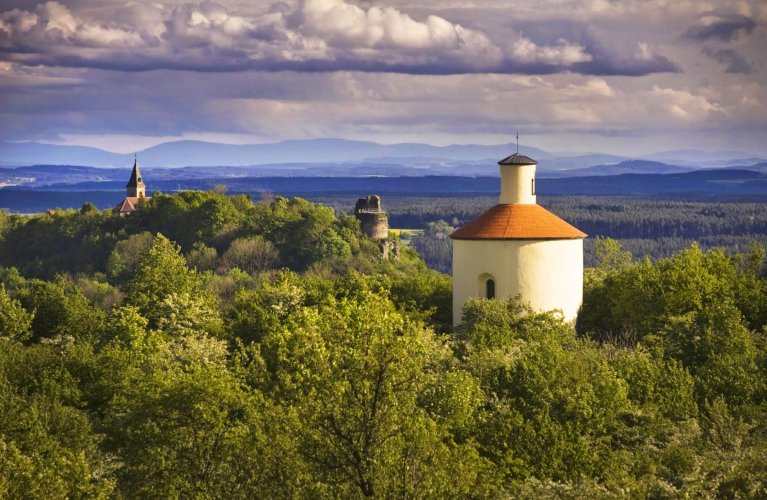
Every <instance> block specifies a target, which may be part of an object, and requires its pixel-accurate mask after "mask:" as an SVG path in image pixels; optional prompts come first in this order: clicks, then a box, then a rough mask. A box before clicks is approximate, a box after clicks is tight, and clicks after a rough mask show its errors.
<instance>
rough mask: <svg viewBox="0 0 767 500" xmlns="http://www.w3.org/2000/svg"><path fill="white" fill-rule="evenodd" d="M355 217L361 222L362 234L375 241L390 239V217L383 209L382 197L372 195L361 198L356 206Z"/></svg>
mask: <svg viewBox="0 0 767 500" xmlns="http://www.w3.org/2000/svg"><path fill="white" fill-rule="evenodd" d="M354 216H355V217H356V218H357V219H358V220H359V221H360V226H361V227H362V232H363V233H365V234H366V235H368V236H369V237H371V238H373V239H374V240H385V239H386V238H388V237H389V216H388V215H387V214H386V212H385V211H384V210H383V209H382V208H381V197H380V196H378V195H371V196H368V197H367V198H360V199H359V200H357V204H356V205H355V206H354Z"/></svg>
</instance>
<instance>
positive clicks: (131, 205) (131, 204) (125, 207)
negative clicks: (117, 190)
mask: <svg viewBox="0 0 767 500" xmlns="http://www.w3.org/2000/svg"><path fill="white" fill-rule="evenodd" d="M141 199H143V200H146V201H149V200H150V199H152V197H151V196H149V197H146V198H138V197H136V196H127V197H125V199H124V200H123V201H121V202H120V203H118V204H117V206H116V207H115V209H116V210H117V212H118V213H120V214H129V213H132V212H135V211H136V209H137V208H138V204H139V200H141Z"/></svg>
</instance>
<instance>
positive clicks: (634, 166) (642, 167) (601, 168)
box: [547, 160, 694, 177]
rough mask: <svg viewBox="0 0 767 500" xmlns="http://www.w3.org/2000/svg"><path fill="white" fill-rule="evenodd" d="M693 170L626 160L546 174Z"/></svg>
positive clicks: (563, 175) (578, 175) (579, 175)
mask: <svg viewBox="0 0 767 500" xmlns="http://www.w3.org/2000/svg"><path fill="white" fill-rule="evenodd" d="M693 170H694V169H693V168H690V167H680V166H679V165H668V164H666V163H660V162H657V161H648V160H626V161H622V162H620V163H617V164H615V165H594V166H593V167H586V168H576V169H572V170H563V171H555V172H550V171H549V172H547V175H548V176H549V177H590V176H604V175H621V174H681V173H685V172H692V171H693Z"/></svg>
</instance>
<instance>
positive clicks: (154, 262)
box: [127, 234, 216, 328]
mask: <svg viewBox="0 0 767 500" xmlns="http://www.w3.org/2000/svg"><path fill="white" fill-rule="evenodd" d="M171 295H176V296H184V297H186V299H185V300H186V302H187V303H189V304H194V305H195V307H203V308H205V310H206V311H210V310H213V309H216V305H215V299H213V297H212V296H211V295H210V294H209V293H208V292H206V291H205V290H204V288H203V276H202V275H200V274H198V273H197V272H196V271H194V270H190V269H189V268H188V267H187V265H186V260H185V259H184V257H183V256H182V255H181V253H180V248H179V247H178V246H177V245H175V244H173V243H172V242H171V241H170V240H168V239H167V238H166V237H165V236H163V235H161V234H158V235H157V236H155V237H154V240H153V242H152V247H151V248H150V249H149V251H148V252H147V253H146V255H144V256H143V257H142V258H141V260H140V261H139V266H138V271H137V272H136V274H135V275H134V276H133V278H132V279H131V280H130V281H129V282H128V285H127V298H128V304H130V305H134V306H136V307H137V308H138V310H139V312H140V313H141V315H142V316H144V317H145V318H147V319H148V320H149V326H150V327H151V328H155V327H157V326H158V325H159V324H160V323H161V321H163V320H164V319H165V318H164V316H165V314H166V313H167V312H168V308H167V307H165V305H167V304H165V302H164V301H165V300H166V299H168V297H170V296H171ZM175 302H176V304H178V301H175ZM176 312H178V311H176ZM190 314H191V313H190ZM211 314H212V313H211Z"/></svg>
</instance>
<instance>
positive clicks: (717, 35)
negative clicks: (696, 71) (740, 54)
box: [684, 14, 756, 41]
mask: <svg viewBox="0 0 767 500" xmlns="http://www.w3.org/2000/svg"><path fill="white" fill-rule="evenodd" d="M754 28H756V21H754V20H753V19H751V18H750V17H746V16H742V15H739V14H727V15H718V14H708V15H705V16H702V17H701V18H700V19H699V21H698V24H696V25H695V26H692V27H690V28H689V29H688V30H687V31H686V32H685V34H684V36H685V38H689V39H692V40H699V41H707V40H721V41H731V40H734V39H736V38H738V37H740V36H743V35H750V34H751V33H752V32H753V31H754Z"/></svg>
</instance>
